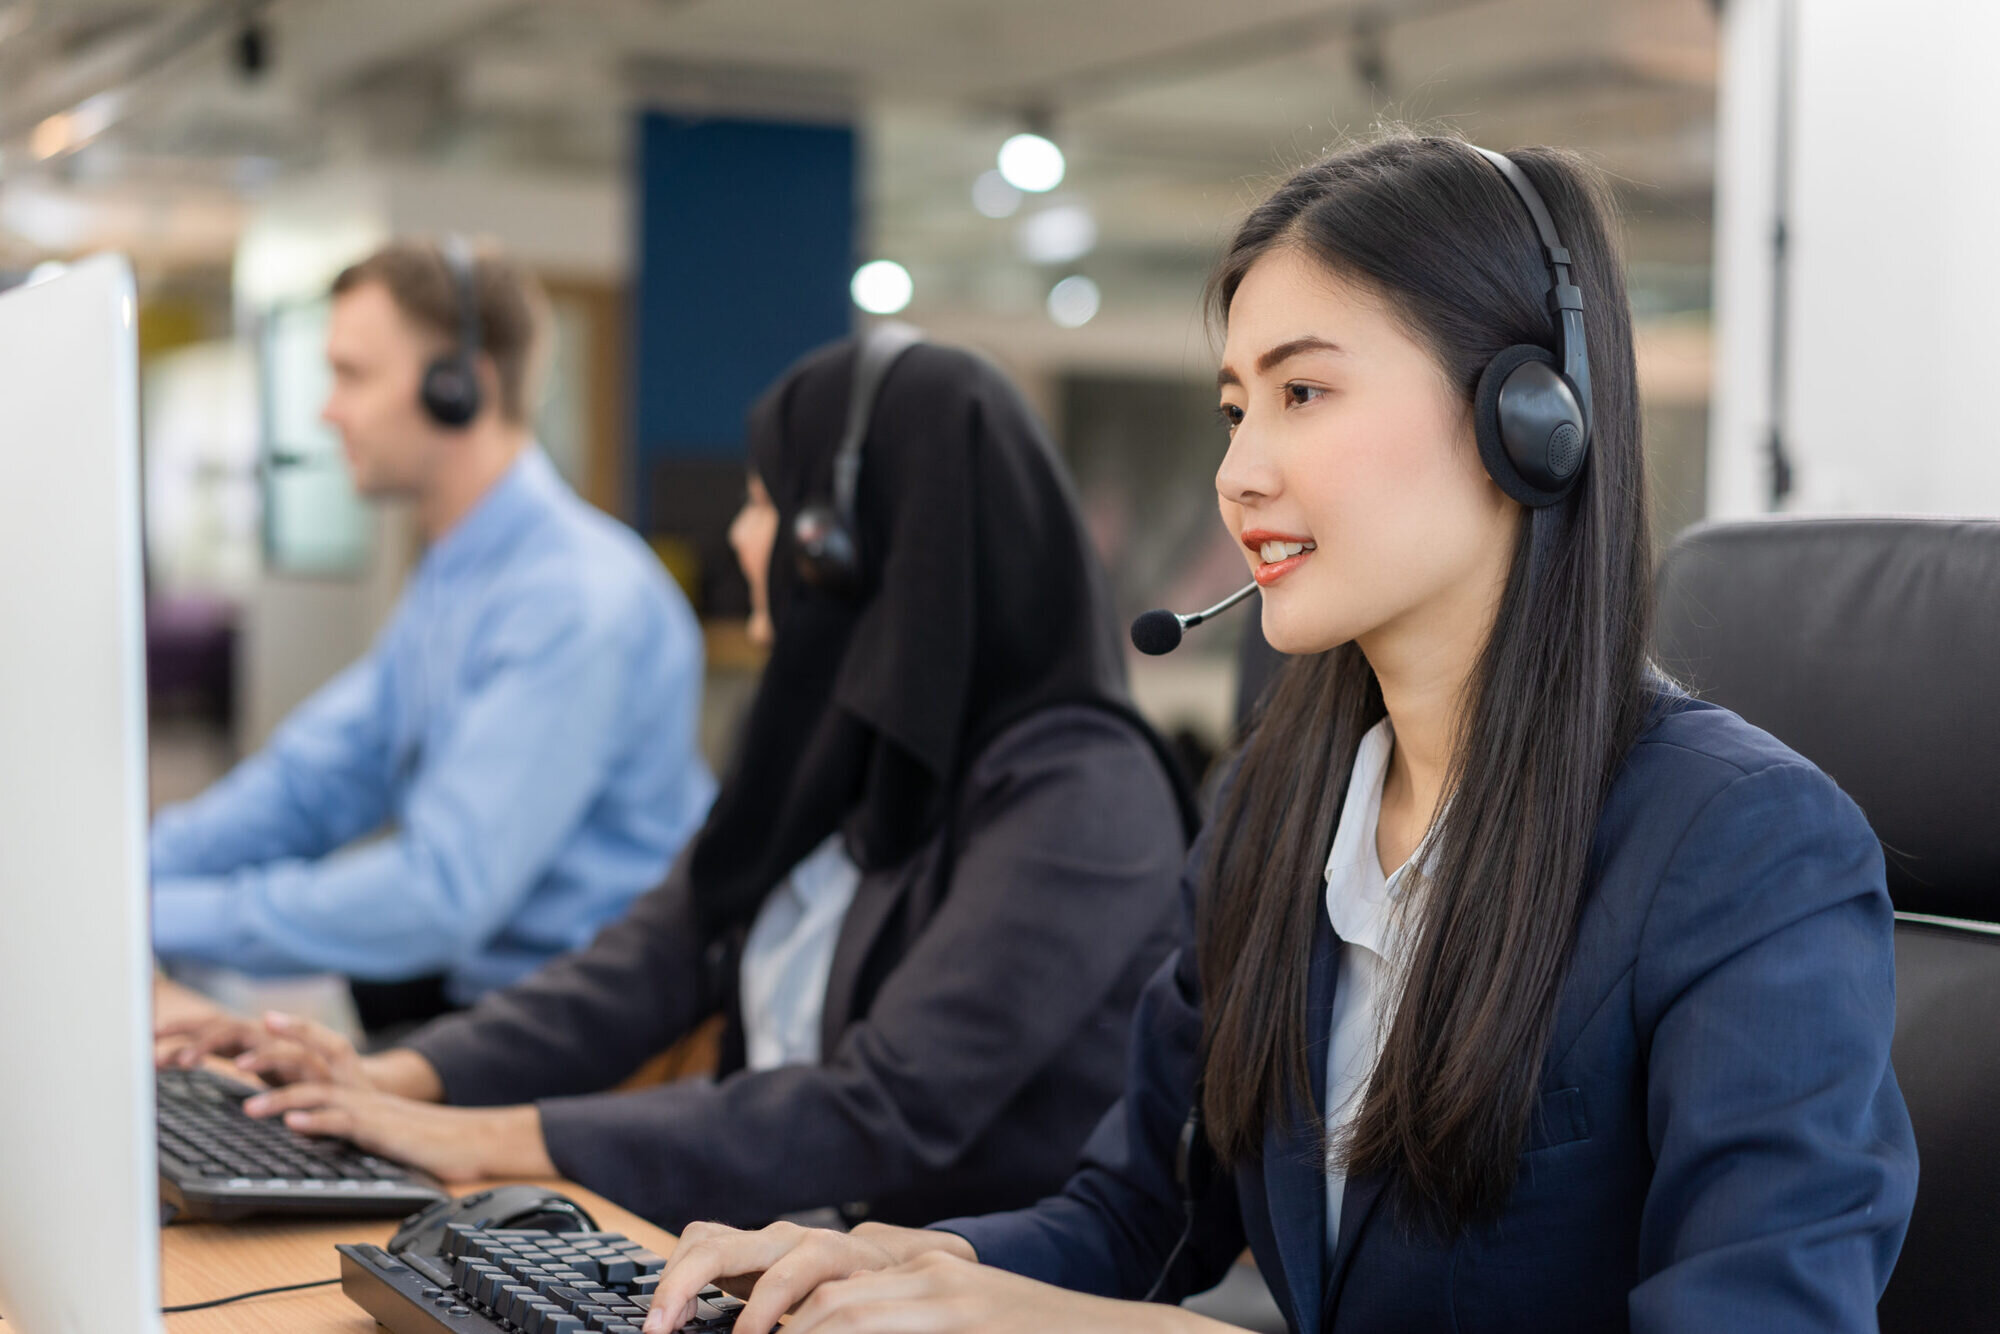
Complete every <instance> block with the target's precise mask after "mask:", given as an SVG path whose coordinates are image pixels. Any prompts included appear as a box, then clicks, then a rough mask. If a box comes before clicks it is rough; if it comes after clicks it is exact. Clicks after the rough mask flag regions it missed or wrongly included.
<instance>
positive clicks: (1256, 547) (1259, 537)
mask: <svg viewBox="0 0 2000 1334" xmlns="http://www.w3.org/2000/svg"><path fill="white" fill-rule="evenodd" d="M1243 545H1244V546H1246V547H1248V548H1249V549H1250V550H1251V551H1253V552H1255V553H1257V561H1258V564H1257V568H1256V569H1255V570H1254V571H1252V572H1251V573H1252V575H1253V577H1254V578H1255V579H1256V580H1257V583H1258V586H1259V587H1262V588H1269V587H1270V586H1271V585H1272V584H1275V583H1277V582H1278V581H1279V580H1280V579H1282V578H1284V577H1285V576H1286V575H1288V574H1290V573H1291V572H1292V571H1293V570H1296V569H1298V568H1299V566H1301V565H1303V564H1305V563H1306V557H1308V556H1310V555H1311V554H1312V553H1313V552H1315V551H1317V550H1319V547H1318V546H1317V545H1316V544H1315V543H1314V542H1313V540H1312V539H1311V538H1309V537H1299V536H1295V535H1293V534H1291V533H1274V532H1271V531H1270V530H1268V529H1264V528H1249V529H1245V530H1244V533H1243Z"/></svg>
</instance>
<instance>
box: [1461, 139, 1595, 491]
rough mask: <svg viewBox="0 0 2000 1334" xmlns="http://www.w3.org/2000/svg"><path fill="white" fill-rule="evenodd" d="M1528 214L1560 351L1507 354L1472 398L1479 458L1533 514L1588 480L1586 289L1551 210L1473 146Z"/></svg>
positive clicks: (1529, 185) (1508, 168) (1515, 171)
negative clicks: (1545, 271) (1544, 265)
mask: <svg viewBox="0 0 2000 1334" xmlns="http://www.w3.org/2000/svg"><path fill="white" fill-rule="evenodd" d="M1473 151H1474V152H1476V153H1478V154H1479V155H1480V156H1481V157H1483V158H1485V159H1486V160H1487V161H1488V162H1491V163H1492V164H1493V166H1494V168H1495V169H1496V170H1498V171H1499V173H1500V175H1501V176H1502V177H1503V178H1505V180H1506V182H1507V184H1508V185H1510V186H1512V187H1513V188H1514V193H1515V194H1516V195H1517V196H1519V197H1520V200H1521V203H1522V205H1523V206H1525V207H1526V208H1527V210H1528V220H1529V221H1530V222H1532V223H1533V224H1534V227H1535V233H1536V235H1537V236H1538V237H1539V238H1540V240H1541V245H1542V250H1543V252H1544V254H1545V255H1546V257H1547V261H1548V266H1549V274H1550V280H1551V281H1550V285H1549V298H1548V299H1549V314H1550V315H1551V316H1553V317H1554V319H1555V322H1556V352H1555V353H1553V354H1552V353H1550V352H1549V350H1548V349H1547V348H1544V347H1537V346H1535V345H1533V344H1531V343H1516V344H1515V345H1514V346H1512V347H1510V348H1505V349H1503V350H1502V351H1501V352H1500V353H1499V355H1497V356H1495V357H1494V358H1493V360H1492V361H1490V362H1488V363H1487V364H1486V369H1485V370H1484V371H1483V372H1481V373H1480V376H1479V388H1478V390H1477V392H1476V393H1475V394H1474V396H1473V415H1474V420H1475V422H1476V423H1477V429H1478V435H1479V458H1480V461H1481V462H1483V463H1484V464H1485V465H1486V471H1487V473H1488V474H1490V475H1491V476H1492V478H1493V480H1494V481H1495V482H1497V483H1499V485H1500V489H1501V490H1502V491H1505V492H1506V493H1507V494H1508V495H1510V496H1512V497H1513V498H1514V499H1515V500H1518V501H1520V502H1521V503H1522V504H1523V505H1526V506H1528V507H1529V508H1531V509H1541V508H1544V507H1545V506H1549V505H1553V504H1555V503H1556V502H1557V501H1559V500H1561V499H1562V498H1563V497H1564V496H1566V495H1568V494H1569V492H1570V489H1571V488H1572V487H1574V486H1575V485H1576V481H1577V478H1579V477H1581V476H1582V475H1583V464H1584V459H1585V456H1586V455H1587V454H1588V453H1589V450H1590V354H1589V352H1588V350H1587V349H1586V348H1585V346H1584V341H1583V291H1582V289H1580V288H1578V287H1577V286H1576V285H1575V284H1574V283H1572V282H1571V281H1570V274H1569V271H1570V263H1571V261H1570V257H1569V251H1567V250H1565V249H1564V248H1563V244H1562V242H1561V241H1560V240H1558V239H1557V237H1556V225H1555V222H1554V221H1553V220H1552V219H1551V218H1550V217H1549V210H1548V205H1546V204H1544V203H1543V202H1542V196H1541V194H1540V192H1539V191H1537V190H1536V189H1535V187H1534V184H1533V182H1531V181H1529V179H1528V178H1527V175H1526V174H1525V173H1523V172H1522V170H1521V169H1520V168H1519V167H1517V166H1515V165H1514V163H1513V162H1512V161H1511V160H1510V159H1509V158H1508V157H1507V156H1506V155H1505V154H1503V153H1495V152H1493V151H1491V150H1490V149H1485V148H1479V147H1476V146H1475V147H1473Z"/></svg>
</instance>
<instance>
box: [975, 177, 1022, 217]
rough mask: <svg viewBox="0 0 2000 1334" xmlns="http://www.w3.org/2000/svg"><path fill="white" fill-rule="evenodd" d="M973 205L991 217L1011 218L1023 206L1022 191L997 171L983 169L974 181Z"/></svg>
mask: <svg viewBox="0 0 2000 1334" xmlns="http://www.w3.org/2000/svg"><path fill="white" fill-rule="evenodd" d="M972 206H973V207H974V208H976V209H978V210H979V211H980V212H981V213H983V214H985V215H986V216H987V217H989V218H1011V217H1013V216H1014V210H1015V209H1017V208H1019V207H1021V192H1020V191H1019V190H1016V189H1015V188H1014V187H1013V186H1011V185H1009V184H1007V178H1006V177H1005V176H1002V175H1001V174H1000V173H999V172H997V171H982V172H980V173H979V179H978V180H976V181H974V182H973V183H972Z"/></svg>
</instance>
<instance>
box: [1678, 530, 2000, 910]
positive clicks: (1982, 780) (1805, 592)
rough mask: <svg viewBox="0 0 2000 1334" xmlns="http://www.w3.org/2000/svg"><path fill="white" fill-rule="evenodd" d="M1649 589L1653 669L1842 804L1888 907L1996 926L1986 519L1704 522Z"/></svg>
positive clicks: (1997, 621)
mask: <svg viewBox="0 0 2000 1334" xmlns="http://www.w3.org/2000/svg"><path fill="white" fill-rule="evenodd" d="M1657 587H1658V591H1659V633H1658V645H1657V650H1658V656H1659V661H1660V665H1661V666H1663V667H1664V668H1666V669H1667V671H1668V672H1670V673H1672V674H1673V675H1674V676H1676V677H1678V678H1679V679H1680V680H1681V681H1683V682H1685V683H1686V684H1688V685H1689V686H1690V687H1692V688H1693V689H1694V691H1695V693H1697V694H1699V695H1701V696H1702V697H1703V698H1706V699H1710V700H1713V701H1715V702H1716V703H1718V704H1721V705H1723V706H1724V707H1726V708H1730V709H1734V710H1735V711H1736V712H1737V713H1740V714H1742V715H1743V716H1744V717H1745V718H1748V719H1749V720H1750V721H1751V722H1753V723H1755V724H1757V726H1759V727H1762V728H1763V729H1765V730H1766V731H1768V732H1770V733H1772V734H1773V735H1775V736H1777V737H1778V738H1779V739H1780V740H1782V741H1783V742H1784V743H1785V744H1786V745H1788V746H1791V747H1792V748H1793V749H1794V750H1797V751H1798V752H1799V753H1800V754H1802V755H1804V756H1805V757H1806V758H1808V759H1810V760H1811V761H1812V762H1813V763H1815V764H1817V765H1818V766H1819V767H1820V768H1822V769H1824V770H1826V772H1827V773H1829V774H1831V775H1832V776H1833V779H1834V781H1835V782H1837V783H1839V784H1840V785H1841V787H1842V788H1844V789H1846V791H1847V793H1848V795H1849V796H1851V797H1853V798H1854V800H1855V801H1856V802H1857V803H1859V804H1860V806H1861V809H1862V810H1864V811H1866V812H1867V813H1868V820H1869V823H1870V824H1872V825H1873V826H1874V827H1875V833H1876V835H1877V836H1878V837H1880V838H1881V840H1882V844H1883V852H1884V856H1885V857H1886V859H1887V862H1888V870H1889V894H1890V897H1891V898H1893V899H1894V900H1895V902H1896V906H1897V907H1898V908H1899V909H1903V910H1906V911H1910V912H1921V913H1936V914H1941V915H1943V916H1948V917H1968V918H1975V919H1978V920H1981V921H1994V920H2000V521H1995V520H1974V519H1967V520H1958V519H1901V518H1843V519H1772V520H1757V521H1752V522H1748V523H1731V524H1713V525H1708V526H1704V527H1700V528H1696V529H1693V530H1691V531H1690V532H1688V533H1685V534H1683V535H1682V536H1681V537H1679V538H1677V539H1676V540H1675V542H1674V544H1673V545H1672V547H1671V548H1669V549H1668V551H1667V553H1666V555H1665V556H1664V557H1663V558H1662V560H1661V564H1660V571H1659V577H1658V581H1657Z"/></svg>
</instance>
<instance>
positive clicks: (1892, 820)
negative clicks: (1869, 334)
mask: <svg viewBox="0 0 2000 1334" xmlns="http://www.w3.org/2000/svg"><path fill="white" fill-rule="evenodd" d="M1658 590H1659V597H1660V620H1659V632H1658V651H1659V660H1660V663H1661V665H1662V666H1663V667H1665V668H1666V669H1667V670H1668V671H1669V672H1671V673H1673V674H1674V675H1675V676H1676V677H1678V678H1679V679H1680V680H1681V681H1683V682H1684V683H1686V684H1687V685H1689V686H1690V687H1691V688H1693V689H1694V690H1695V692H1696V693H1697V694H1699V695H1701V696H1702V697H1704V698H1706V699H1711V700H1713V701H1715V702H1716V703H1718V704H1722V705H1724V706H1725V707H1728V708H1731V709H1734V710H1735V711H1736V712H1738V713H1740V714H1742V715H1743V716H1744V717H1745V718H1747V719H1749V720H1750V721H1751V722H1753V723H1755V724H1757V725H1758V726H1759V727H1762V728H1764V729H1765V730H1767V731H1769V732H1771V733H1773V734H1774V735H1776V736H1777V737H1778V738H1779V739H1781V740H1783V741H1784V742H1785V743H1786V744H1788V745H1790V746H1791V747H1792V748H1793V749H1795V750H1797V751H1799V752H1800V753H1801V754H1803V755H1805V756H1806V757H1807V758H1809V759H1811V760H1812V761H1813V762H1814V763H1816V764H1818V765H1819V766H1820V767H1821V768H1822V769H1824V770H1826V771H1827V772H1828V773H1829V774H1831V775H1832V776H1833V778H1834V779H1835V781H1837V782H1838V783H1839V784H1840V785H1841V786H1842V787H1843V788H1844V789H1846V791H1847V793H1848V794H1849V795H1850V796H1852V797H1853V798H1854V800H1855V801H1856V802H1857V803H1858V804H1859V805H1860V806H1861V808H1862V810H1863V811H1865V812H1866V813H1867V815H1868V819H1869V822H1870V823H1871V824H1873V826H1874V828H1875V832H1876V834H1877V835H1879V836H1880V837H1881V839H1882V843H1883V851H1884V856H1885V859H1886V861H1887V865H1888V878H1889V892H1890V896H1891V898H1892V899H1893V900H1894V901H1895V905H1896V908H1897V923H1896V983H1897V1000H1896V1038H1895V1051H1894V1059H1895V1063H1896V1076H1897V1079H1898V1080H1899V1081H1900V1082H1901V1084H1902V1088H1903V1094H1904V1097H1905V1098H1906V1099H1907V1100H1908V1102H1909V1107H1910V1118H1911V1121H1912V1122H1913V1124H1914V1125H1915V1128H1916V1135H1917V1151H1918V1154H1919V1156H1920V1159H1921V1165H1920V1176H1919V1183H1918V1190H1917V1204H1916V1212H1915V1214H1914V1216H1913V1218H1912V1219H1911V1223H1910V1233H1909V1238H1908V1240H1907V1241H1906V1242H1905V1244H1904V1247H1903V1254H1902V1258H1901V1260H1900V1261H1899V1262H1898V1264H1897V1266H1896V1272H1895V1274H1894V1275H1893V1277H1892V1278H1891V1280H1890V1283H1889V1290H1888V1293H1887V1295H1886V1296H1885V1297H1884V1298H1883V1300H1882V1305H1881V1308H1880V1316H1881V1323H1882V1329H1883V1330H1884V1331H1886V1332H1887V1334H1906V1332H1907V1334H1918V1332H1921V1334H1935V1332H1937V1331H1944V1330H2000V925H1995V923H1996V922H2000V522H1996V521H1982V520H1945V519H1902V518H1846V519H1773V520H1765V521H1755V522H1748V523H1731V524H1715V525H1708V526H1704V527H1700V528H1696V529H1693V530H1691V531H1690V532H1688V533H1685V534H1683V535H1682V536H1681V537H1679V538H1678V539H1676V540H1675V542H1674V544H1673V545H1672V547H1671V548H1669V550H1668V551H1667V553H1666V555H1665V557H1664V558H1663V559H1662V561H1661V564H1660V570H1659V575H1658Z"/></svg>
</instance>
